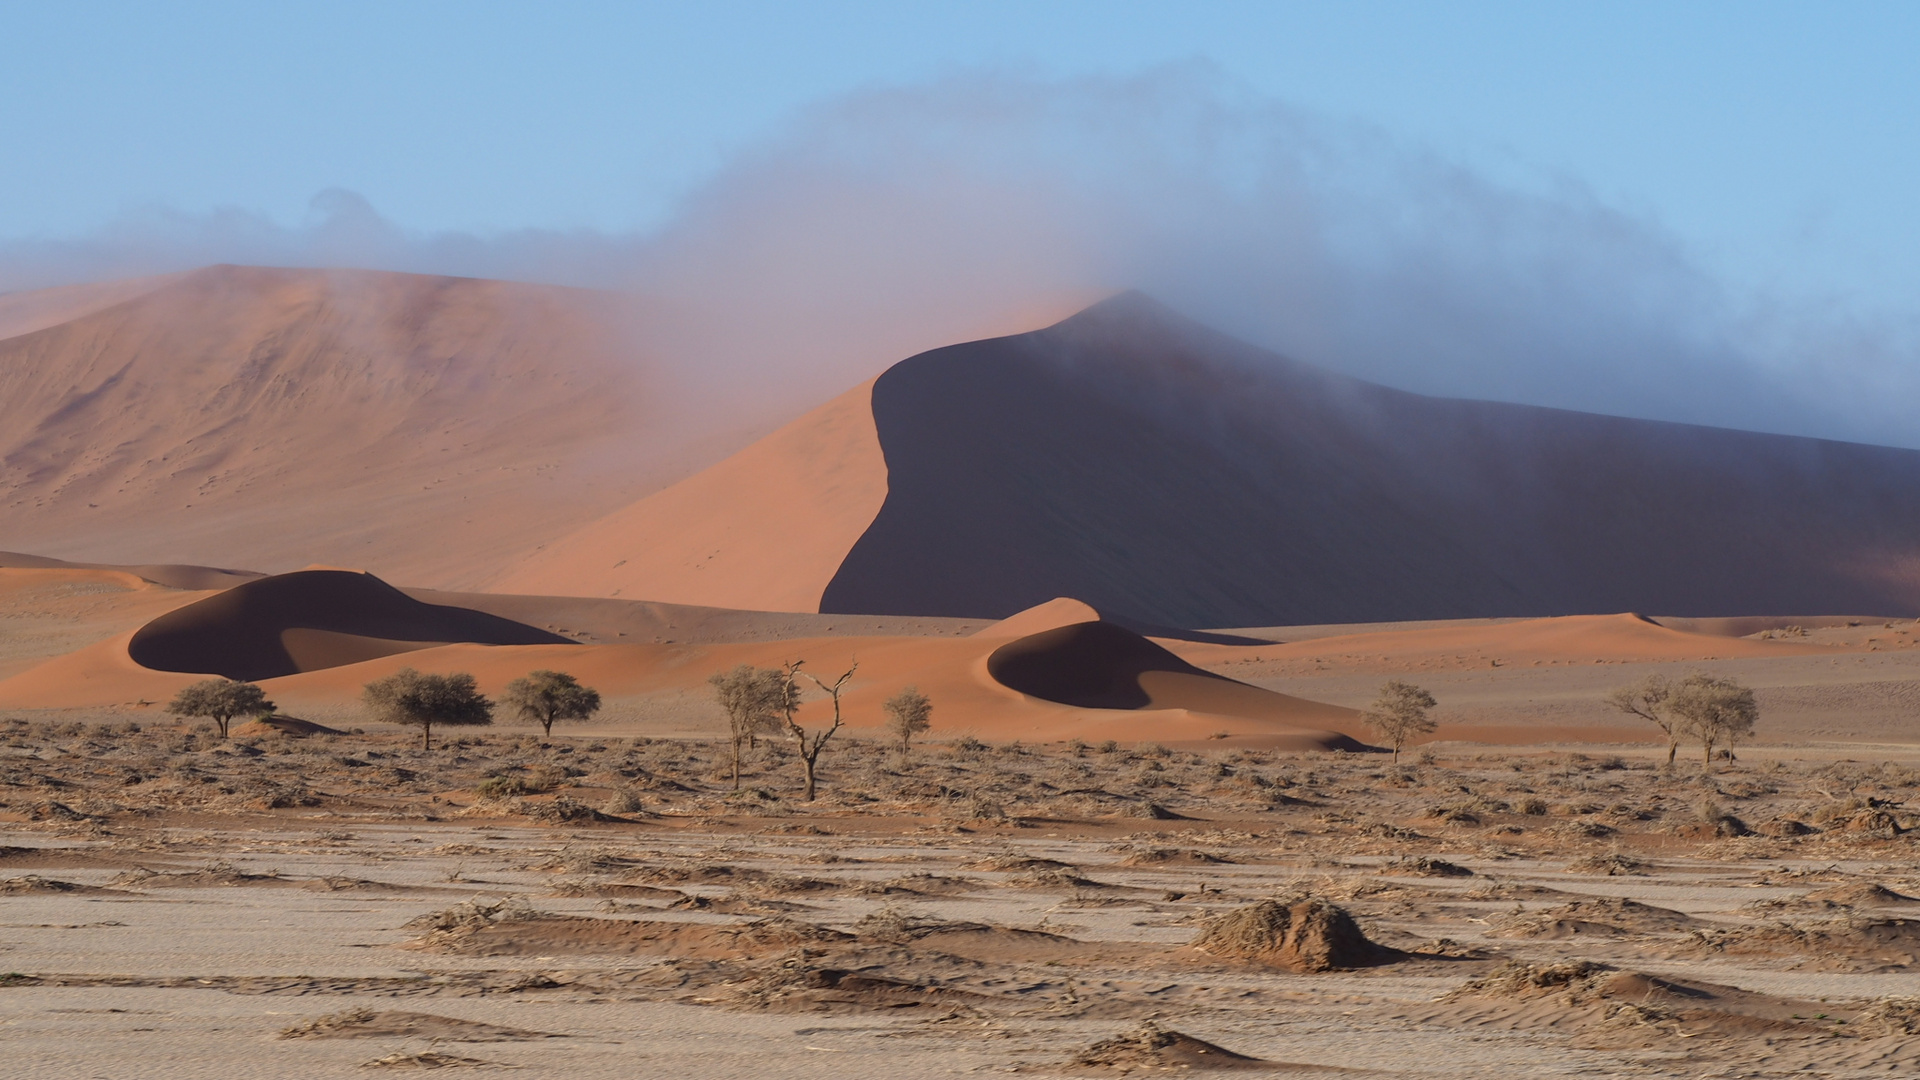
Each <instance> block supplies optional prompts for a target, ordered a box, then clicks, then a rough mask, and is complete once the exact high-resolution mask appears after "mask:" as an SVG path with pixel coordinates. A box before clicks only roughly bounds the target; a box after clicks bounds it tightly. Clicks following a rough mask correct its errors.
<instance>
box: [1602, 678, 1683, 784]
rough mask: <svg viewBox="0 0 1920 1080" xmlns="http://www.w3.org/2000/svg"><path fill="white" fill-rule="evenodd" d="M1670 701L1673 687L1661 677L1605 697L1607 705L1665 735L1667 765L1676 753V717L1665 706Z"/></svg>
mask: <svg viewBox="0 0 1920 1080" xmlns="http://www.w3.org/2000/svg"><path fill="white" fill-rule="evenodd" d="M1672 699H1673V684H1672V683H1670V682H1668V681H1667V678H1666V676H1664V675H1649V676H1647V677H1646V678H1644V679H1641V680H1640V681H1639V682H1637V683H1634V684H1633V685H1632V686H1623V687H1620V688H1619V689H1618V690H1615V691H1613V692H1612V693H1610V694H1608V695H1607V704H1609V705H1611V706H1613V707H1614V708H1616V709H1619V710H1620V711H1621V712H1623V713H1626V714H1628V715H1629V716H1637V717H1639V718H1640V719H1642V720H1645V721H1646V722H1647V723H1649V724H1652V725H1653V726H1654V727H1657V728H1659V729H1660V730H1661V732H1662V733H1664V734H1665V735H1666V737H1667V764H1668V765H1672V764H1673V759H1674V758H1675V757H1676V756H1678V754H1679V753H1680V735H1681V731H1680V718H1679V717H1677V716H1675V715H1674V714H1673V711H1672V709H1671V708H1670V707H1669V706H1670V703H1671V701H1672Z"/></svg>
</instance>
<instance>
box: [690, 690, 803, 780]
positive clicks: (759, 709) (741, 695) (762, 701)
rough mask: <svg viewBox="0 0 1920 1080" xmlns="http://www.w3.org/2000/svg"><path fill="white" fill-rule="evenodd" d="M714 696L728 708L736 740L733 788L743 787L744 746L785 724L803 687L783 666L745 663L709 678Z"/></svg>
mask: <svg viewBox="0 0 1920 1080" xmlns="http://www.w3.org/2000/svg"><path fill="white" fill-rule="evenodd" d="M707 683H708V685H710V686H712V687H713V696H714V698H715V699H716V700H717V701H719V702H720V707H721V708H722V709H725V710H726V712H727V728H728V733H729V735H730V738H731V741H732V744H733V789H734V790H735V791H738V790H740V749H741V747H742V746H751V745H752V744H753V740H754V736H756V735H762V734H768V735H770V734H773V733H774V732H777V731H780V730H781V729H782V727H783V724H782V718H783V717H785V716H786V715H787V714H788V713H789V712H790V711H791V710H790V709H789V708H788V699H789V698H793V699H794V700H793V702H792V704H794V705H795V706H797V705H798V704H799V701H798V695H799V693H800V688H799V687H798V686H795V685H794V682H793V680H792V679H790V678H788V677H787V675H786V673H784V672H783V671H781V670H780V669H779V668H756V667H754V666H752V665H750V664H741V665H740V666H739V667H736V668H734V669H733V670H732V671H721V672H716V673H714V674H713V676H712V677H710V678H708V679H707Z"/></svg>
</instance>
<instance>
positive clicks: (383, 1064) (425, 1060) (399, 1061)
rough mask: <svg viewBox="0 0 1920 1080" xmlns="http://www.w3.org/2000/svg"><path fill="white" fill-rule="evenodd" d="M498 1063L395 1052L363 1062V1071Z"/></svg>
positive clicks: (434, 1052) (430, 1052)
mask: <svg viewBox="0 0 1920 1080" xmlns="http://www.w3.org/2000/svg"><path fill="white" fill-rule="evenodd" d="M495 1064H498V1062H493V1061H487V1060H485V1059H482V1058H473V1057H461V1056H460V1055H458V1054H443V1053H441V1052H440V1051H438V1050H423V1051H421V1052H420V1053H417V1054H409V1053H405V1052H403V1051H396V1052H394V1053H391V1054H388V1055H386V1056H385V1057H377V1058H374V1059H373V1060H372V1061H363V1062H361V1063H360V1067H361V1068H363V1069H471V1068H479V1067H481V1066H485V1065H495Z"/></svg>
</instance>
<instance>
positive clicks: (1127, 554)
mask: <svg viewBox="0 0 1920 1080" xmlns="http://www.w3.org/2000/svg"><path fill="white" fill-rule="evenodd" d="M872 402H873V405H872V408H873V417H874V423H875V428H876V430H877V432H878V434H879V441H880V445H881V448H882V450H883V452H884V454H885V458H886V466H887V494H886V500H885V502H884V503H883V505H882V506H881V509H880V512H879V514H878V515H877V516H876V517H875V518H874V520H873V523H872V525H871V526H870V527H869V528H868V529H867V530H866V531H865V532H864V533H863V534H862V535H861V536H860V538H859V540H858V542H856V543H855V544H853V545H852V547H851V548H850V549H849V551H848V553H847V556H846V558H845V560H844V561H843V562H842V563H841V565H840V568H839V570H838V572H837V573H836V574H835V575H834V577H833V580H832V582H831V583H830V584H828V586H827V588H826V590H825V594H824V597H823V599H822V610H826V611H847V612H855V611H857V612H871V613H905V612H913V613H916V614H944V615H966V616H975V617H998V616H1003V615H1006V614H1009V613H1011V612H1014V611H1018V610H1021V609H1023V608H1026V607H1028V606H1030V605H1033V604H1036V603H1039V602H1041V601H1043V600H1046V599H1047V598H1049V597H1054V596H1063V595H1064V596H1077V597H1080V598H1082V599H1084V600H1086V601H1087V602H1089V603H1091V604H1093V605H1094V606H1095V607H1096V608H1099V609H1100V610H1102V611H1108V612H1113V613H1115V614H1116V615H1119V616H1127V617H1131V618H1134V619H1139V620H1144V621H1147V622H1152V623H1159V624H1163V625H1169V626H1269V625H1284V624H1289V623H1334V622H1375V621H1394V620H1413V619H1450V618H1467V617H1480V616H1514V615H1519V616H1543V615H1563V614H1577V613H1595V612H1607V611H1614V612H1617V611H1659V612H1665V613H1671V614H1675V615H1681V616H1721V617H1724V616H1741V615H1762V614H1771V613H1777V612H1782V611H1883V612H1888V613H1889V614H1902V613H1904V614H1908V615H1911V614H1914V613H1916V612H1920V574H1916V573H1915V572H1914V571H1913V567H1915V566H1920V452H1916V451H1909V450H1897V449H1887V448H1881V447H1871V446H1860V445H1852V444H1844V443H1837V442H1826V441H1821V440H1814V439H1803V438H1790V437H1784V436H1775V435H1763V434H1753V433H1747V432H1739V431H1729V430H1721V429H1711V428H1702V427H1692V426H1686V425H1679V424H1668V423H1656V422H1651V421H1642V420H1629V419H1619V418H1613V417H1605V416H1596V415H1589V414H1582V413H1573V412H1565V411H1559V410H1553V409H1543V408H1533V407H1527V406H1519V405H1507V404H1497V403H1490V402H1476V401H1460V400H1448V399H1439V398H1431V397H1424V396H1420V395H1416V394H1409V393H1403V392H1400V391H1395V390H1391V389H1387V388H1385V387H1381V386H1376V385H1372V384H1368V383H1364V382H1360V381H1358V380H1354V379H1350V378H1345V377H1341V376H1337V375H1334V374H1331V373H1329V372H1326V371H1322V370H1319V369H1315V368H1313V367H1310V366H1307V365H1304V364H1300V363H1296V362H1293V361H1290V360H1287V359H1285V358H1283V357H1280V356H1276V355H1273V354H1270V353H1267V352H1264V351H1262V350H1259V349H1256V348H1253V347H1251V346H1248V345H1245V344H1243V343H1240V342H1237V341H1234V340H1232V339H1230V338H1227V337H1225V336H1223V335H1220V334H1217V333H1214V332H1212V331H1209V330H1207V329H1206V328H1204V327H1201V326H1199V325H1197V324H1194V323H1192V322H1190V321H1187V320H1185V319H1183V318H1181V317H1179V316H1178V315H1175V314H1173V313H1172V312H1169V311H1167V310H1166V309H1164V308H1162V307H1160V306H1159V305H1157V304H1155V303H1154V302H1152V301H1151V300H1148V299H1147V298H1145V297H1142V296H1139V295H1137V294H1129V295H1125V296H1121V297H1117V298H1115V299H1113V300H1111V301H1108V302H1106V303H1103V304H1100V305H1097V306H1095V307H1094V308H1092V309H1089V310H1088V311H1086V312H1083V313H1082V314H1080V315H1077V316H1075V317H1073V318H1071V319H1068V320H1066V321H1065V322H1062V323H1060V324H1058V325H1056V326H1053V327H1051V328H1049V329H1046V330H1042V331H1038V332H1035V333H1030V334H1023V335H1018V336H1015V337H1007V338H998V339H993V340H988V341H980V342H974V343H971V344H966V345H956V346H952V347H949V348H944V349H937V350H934V351H932V352H928V353H923V354H921V355H919V356H916V357H913V358H911V359H909V360H906V361H903V362H901V363H899V364H897V365H895V366H894V367H893V368H891V369H889V370H888V371H887V372H886V373H885V374H883V375H882V376H881V377H880V378H879V379H878V380H877V381H876V382H875V383H874V386H873V393H872Z"/></svg>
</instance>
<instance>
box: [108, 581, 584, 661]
mask: <svg viewBox="0 0 1920 1080" xmlns="http://www.w3.org/2000/svg"><path fill="white" fill-rule="evenodd" d="M453 642H473V643H477V644H483V645H571V644H574V642H573V641H572V640H571V639H569V638H565V637H561V636H560V635H558V634H551V633H548V632H547V631H545V630H539V629H536V628H534V627H531V626H527V625H525V624H524V623H517V622H513V621H511V620H508V619H503V618H500V617H499V616H497V615H488V614H486V613H485V612H480V611H471V610H468V609H466V608H456V607H442V606H439V605H436V604H423V603H421V602H420V601H418V600H415V599H414V598H412V597H411V596H408V595H407V594H406V593H403V592H401V591H400V590H399V589H396V588H394V587H393V586H391V585H388V584H387V583H386V582H384V581H381V580H380V579H379V578H376V577H374V576H373V575H372V574H362V573H356V572H354V571H350V570H301V571H298V572H296V573H292V574H276V575H274V576H273V577H265V578H259V579H257V580H254V581H248V582H244V583H242V584H240V585H236V586H234V587H233V588H231V589H228V590H226V591H225V592H222V593H219V594H217V595H214V596H209V597H207V598H206V599H205V600H199V601H195V602H194V603H191V604H188V605H186V606H185V607H181V608H176V609H174V610H173V611H169V612H167V613H166V614H165V615H162V616H160V617H159V618H157V619H155V620H153V621H152V622H150V623H148V624H147V625H145V626H143V627H141V628H140V629H139V630H137V631H135V632H134V635H133V638H132V640H130V641H129V642H128V643H127V655H129V656H130V657H132V658H133V661H134V662H135V663H137V664H139V665H141V666H142V667H146V668H151V669H153V670H156V671H179V672H191V673H194V674H212V675H224V676H226V677H227V678H229V679H242V680H246V681H254V680H258V679H274V678H279V677H281V676H285V675H297V674H299V673H301V672H305V671H319V670H323V669H325V668H331V667H340V666H342V665H345V664H357V663H360V662H361V661H363V660H372V659H375V658H377V657H382V656H392V655H394V654H396V653H403V652H412V651H415V650H418V649H427V648H433V647H435V646H438V645H446V644H451V643H453Z"/></svg>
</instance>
